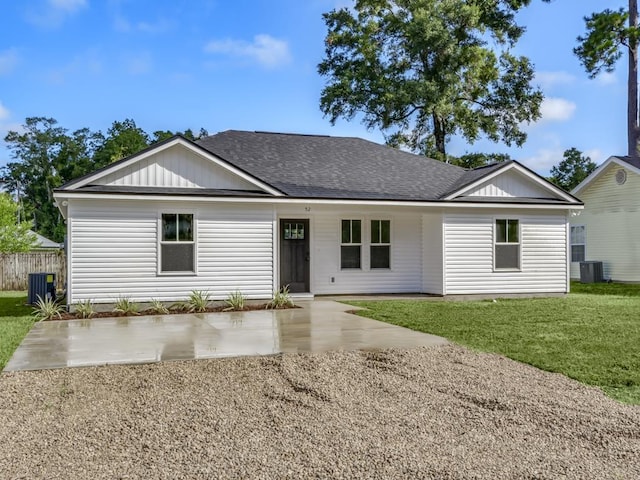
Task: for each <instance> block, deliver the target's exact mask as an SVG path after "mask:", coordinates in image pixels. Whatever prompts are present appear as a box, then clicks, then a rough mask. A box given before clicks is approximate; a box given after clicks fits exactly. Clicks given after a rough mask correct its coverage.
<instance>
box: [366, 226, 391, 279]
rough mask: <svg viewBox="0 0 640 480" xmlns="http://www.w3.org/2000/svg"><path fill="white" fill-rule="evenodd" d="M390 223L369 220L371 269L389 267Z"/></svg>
mask: <svg viewBox="0 0 640 480" xmlns="http://www.w3.org/2000/svg"><path fill="white" fill-rule="evenodd" d="M390 251H391V221H390V220H371V245H370V252H371V268H372V269H374V268H390V266H391V255H390Z"/></svg>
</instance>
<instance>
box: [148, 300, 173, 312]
mask: <svg viewBox="0 0 640 480" xmlns="http://www.w3.org/2000/svg"><path fill="white" fill-rule="evenodd" d="M150 310H151V311H152V312H153V313H156V314H158V315H160V314H165V313H169V309H168V308H167V307H166V306H165V304H164V303H162V302H161V301H160V300H157V299H155V298H152V299H151V307H150Z"/></svg>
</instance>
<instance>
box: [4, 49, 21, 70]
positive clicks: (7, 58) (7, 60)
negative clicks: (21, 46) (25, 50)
mask: <svg viewBox="0 0 640 480" xmlns="http://www.w3.org/2000/svg"><path fill="white" fill-rule="evenodd" d="M17 64H18V52H17V50H16V49H15V48H10V49H9V50H5V51H3V52H0V76H2V75H8V74H10V73H11V72H12V71H13V69H14V68H15V66H16V65H17Z"/></svg>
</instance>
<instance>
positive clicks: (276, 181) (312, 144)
mask: <svg viewBox="0 0 640 480" xmlns="http://www.w3.org/2000/svg"><path fill="white" fill-rule="evenodd" d="M196 143H197V144H198V145H200V146H201V147H203V148H204V149H206V150H208V151H210V152H211V153H213V154H215V155H217V156H218V157H221V158H222V159H224V160H226V161H228V162H229V163H231V164H233V165H235V166H236V167H238V168H240V169H242V170H244V171H245V172H247V173H249V174H251V175H253V176H254V177H256V178H258V179H260V180H262V181H264V182H265V183H267V184H269V185H271V186H272V187H274V188H276V189H278V190H280V191H282V192H283V193H284V194H285V195H288V196H292V197H312V198H344V199H347V198H351V199H370V200H371V199H374V200H375V199H381V200H391V199H393V200H423V201H428V200H437V199H439V198H441V197H442V196H443V195H444V194H445V193H448V192H449V191H451V190H452V188H453V187H454V186H455V185H456V184H457V183H458V182H459V180H460V179H461V178H462V177H463V176H465V174H466V173H468V172H467V171H466V170H464V169H463V168H460V167H456V166H454V165H448V164H446V163H442V162H439V161H437V160H432V159H430V158H426V157H422V156H418V155H413V154H410V153H406V152H402V151H400V150H396V149H394V148H390V147H387V146H384V145H379V144H377V143H374V142H369V141H367V140H363V139H361V138H353V137H328V136H316V135H296V134H282V133H267V132H245V131H237V130H228V131H225V132H221V133H218V134H217V135H212V136H210V137H206V138H203V139H201V140H199V141H197V142H196ZM465 178H466V177H465Z"/></svg>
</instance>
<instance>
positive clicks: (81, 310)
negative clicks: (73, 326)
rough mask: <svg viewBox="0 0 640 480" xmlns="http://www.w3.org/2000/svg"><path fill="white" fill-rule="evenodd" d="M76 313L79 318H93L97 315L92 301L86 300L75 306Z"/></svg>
mask: <svg viewBox="0 0 640 480" xmlns="http://www.w3.org/2000/svg"><path fill="white" fill-rule="evenodd" d="M75 313H76V315H77V316H78V317H79V318H91V317H93V316H94V315H95V314H96V311H95V310H94V309H93V303H91V300H85V301H84V302H80V303H77V304H76V305H75Z"/></svg>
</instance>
